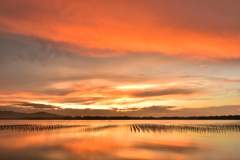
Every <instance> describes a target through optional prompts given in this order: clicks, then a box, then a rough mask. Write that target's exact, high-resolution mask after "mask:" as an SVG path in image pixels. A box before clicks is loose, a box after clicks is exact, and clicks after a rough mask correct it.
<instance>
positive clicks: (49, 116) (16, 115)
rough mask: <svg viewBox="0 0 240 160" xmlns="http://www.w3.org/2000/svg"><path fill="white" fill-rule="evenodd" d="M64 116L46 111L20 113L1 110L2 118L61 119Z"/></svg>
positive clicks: (0, 115) (0, 116) (0, 117)
mask: <svg viewBox="0 0 240 160" xmlns="http://www.w3.org/2000/svg"><path fill="white" fill-rule="evenodd" d="M60 118H63V116H60V115H57V114H51V113H46V112H36V113H19V112H13V111H0V119H60Z"/></svg>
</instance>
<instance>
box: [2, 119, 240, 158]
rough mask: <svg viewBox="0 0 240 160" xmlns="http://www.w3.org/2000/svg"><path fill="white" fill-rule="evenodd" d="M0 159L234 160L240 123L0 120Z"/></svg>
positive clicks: (239, 143) (239, 148)
mask: <svg viewBox="0 0 240 160" xmlns="http://www.w3.org/2000/svg"><path fill="white" fill-rule="evenodd" d="M0 159H1V160H8V159H9V160H18V159H24V160H42V159H44V160H45V159H46V160H48V159H50V160H69V159H74V160H75V159H76V160H79V159H91V160H92V159H97V160H99V159H104V160H105V159H124V160H125V159H163V160H192V159H194V160H195V159H196V160H198V159H199V160H211V159H214V160H221V159H224V160H229V159H236V160H237V159H240V121H197V120H194V121H186V120H184V121H179V120H172V121H170V120H169V121H168V120H165V121H164V120H149V121H148V120H144V121H140V120H136V121H134V120H131V121H128V120H125V121H75V120H74V121H53V120H51V121H43V120H42V121H32V120H31V121H30V120H24V121H15V120H14V121H12V120H11V121H0Z"/></svg>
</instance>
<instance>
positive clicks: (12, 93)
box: [0, 0, 240, 115]
mask: <svg viewBox="0 0 240 160" xmlns="http://www.w3.org/2000/svg"><path fill="white" fill-rule="evenodd" d="M0 3H1V6H0V49H1V53H0V79H1V80H0V88H1V89H0V109H1V110H8V109H9V110H15V111H25V112H33V111H38V110H44V109H45V110H46V109H48V110H47V111H49V110H51V111H52V110H54V111H55V110H58V109H61V108H69V109H71V108H74V109H86V108H91V109H109V110H113V108H115V109H116V108H117V109H124V110H126V109H127V108H143V107H147V108H148V107H151V106H160V108H161V107H162V106H163V107H164V106H174V107H175V108H174V109H175V110H176V109H178V110H179V113H181V111H180V109H182V108H187V109H189V108H206V107H219V106H238V105H239V104H240V102H239V98H238V97H239V92H240V87H239V83H240V76H239V75H240V74H239V73H240V68H239V67H240V66H239V64H240V63H239V62H240V46H239V44H240V30H239V28H240V22H239V21H238V19H239V16H240V11H239V7H240V2H239V1H237V0H230V1H218V0H203V1H191V0H183V1H173V0H169V1H165V0H148V1H146V0H145V1H144V0H126V1H125V0H122V1H111V0H102V1H98V0H95V1H94V0H90V1H74V0H69V1H64V0H56V1H51V3H50V2H49V1H46V0H42V1H32V0H23V1H21V2H20V1H16V0H9V1H7V2H6V1H4V2H3V1H2V0H0ZM220 108H221V107H220ZM230 108H231V107H230ZM239 108H240V107H239ZM234 111H236V112H237V111H238V110H236V108H234V110H229V114H230V113H231V114H232V113H233V112H234ZM63 114H64V113H63ZM174 114H175V113H174ZM181 114H183V115H184V113H181ZM188 114H189V113H186V115H188ZM213 114H214V113H213ZM217 114H224V113H221V112H219V113H217ZM159 115H161V113H159Z"/></svg>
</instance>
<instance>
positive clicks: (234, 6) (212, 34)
mask: <svg viewBox="0 0 240 160" xmlns="http://www.w3.org/2000/svg"><path fill="white" fill-rule="evenodd" d="M0 2H1V4H2V5H1V6H0V24H1V28H0V30H1V31H2V32H8V33H17V34H23V35H27V36H36V37H40V38H43V39H48V40H50V41H53V42H63V43H65V44H69V45H64V46H62V45H59V46H58V47H59V48H62V49H64V50H67V51H74V52H75V53H76V54H81V46H84V47H87V48H97V49H103V50H105V49H107V50H113V51H117V52H118V53H117V55H124V54H126V53H127V52H125V51H131V52H135V51H137V52H145V53H149V52H157V53H160V54H162V53H164V54H168V55H181V56H191V57H195V58H209V57H210V58H212V59H214V58H219V57H220V58H233V59H234V58H239V56H240V55H239V51H240V47H239V45H238V44H239V40H240V32H239V28H240V23H239V21H237V20H238V18H239V14H240V11H239V6H240V2H239V1H237V0H231V1H227V2H226V1H217V0H209V1H191V0H184V1H181V2H180V1H179V2H178V1H167V2H166V1H164V0H158V1H156V0H149V1H139V0H132V1H128V0H122V1H118V2H113V1H109V0H103V1H101V2H99V1H95V0H91V1H88V2H82V1H78V2H76V1H73V0H70V1H67V2H66V1H64V0H56V1H52V3H51V7H50V6H49V2H48V1H46V0H43V1H41V2H38V1H31V0H25V1H24V2H18V1H15V0H9V1H8V2H5V1H0ZM123 11H124V12H123ZM172 46H174V47H172ZM106 55H107V56H116V52H108V53H104V52H101V53H99V52H94V53H92V52H90V53H86V56H97V57H101V56H106Z"/></svg>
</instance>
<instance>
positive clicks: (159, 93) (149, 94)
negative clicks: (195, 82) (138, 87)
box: [132, 88, 199, 97]
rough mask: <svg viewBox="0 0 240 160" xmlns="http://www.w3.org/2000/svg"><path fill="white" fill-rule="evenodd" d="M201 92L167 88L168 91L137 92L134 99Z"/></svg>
mask: <svg viewBox="0 0 240 160" xmlns="http://www.w3.org/2000/svg"><path fill="white" fill-rule="evenodd" d="M196 92H199V90H197V89H187V88H166V89H159V90H157V89H153V90H148V91H136V92H135V93H132V96H133V97H154V96H166V95H190V94H193V93H196Z"/></svg>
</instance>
